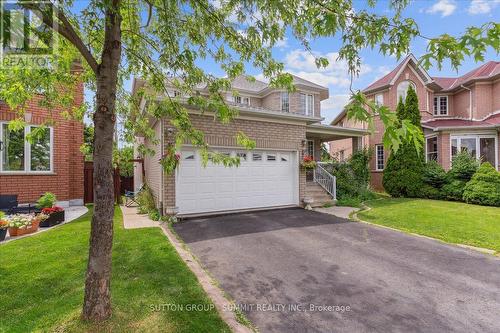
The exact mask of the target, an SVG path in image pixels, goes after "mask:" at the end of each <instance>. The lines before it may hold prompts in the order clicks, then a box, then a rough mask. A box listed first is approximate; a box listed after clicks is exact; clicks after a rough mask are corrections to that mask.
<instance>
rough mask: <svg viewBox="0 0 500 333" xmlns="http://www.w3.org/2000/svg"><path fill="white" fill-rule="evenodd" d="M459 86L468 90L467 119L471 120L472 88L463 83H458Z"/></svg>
mask: <svg viewBox="0 0 500 333" xmlns="http://www.w3.org/2000/svg"><path fill="white" fill-rule="evenodd" d="M460 87H462V88H464V89H465V90H468V91H469V120H472V90H471V89H470V88H467V87H466V86H464V85H463V84H462V85H460Z"/></svg>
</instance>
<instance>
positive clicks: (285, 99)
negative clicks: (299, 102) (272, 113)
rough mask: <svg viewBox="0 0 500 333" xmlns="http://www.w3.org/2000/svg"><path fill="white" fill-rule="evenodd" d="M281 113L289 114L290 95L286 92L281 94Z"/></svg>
mask: <svg viewBox="0 0 500 333" xmlns="http://www.w3.org/2000/svg"><path fill="white" fill-rule="evenodd" d="M281 111H283V112H290V95H289V94H288V91H283V92H282V93H281Z"/></svg>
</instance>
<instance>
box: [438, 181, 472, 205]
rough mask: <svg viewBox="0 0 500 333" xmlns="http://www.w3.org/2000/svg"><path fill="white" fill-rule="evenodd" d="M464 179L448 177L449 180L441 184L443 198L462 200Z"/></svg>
mask: <svg viewBox="0 0 500 333" xmlns="http://www.w3.org/2000/svg"><path fill="white" fill-rule="evenodd" d="M465 184H467V182H466V181H464V180H460V179H450V181H449V182H448V183H447V184H445V185H443V187H442V195H443V198H444V199H447V200H454V201H462V198H463V193H464V188H465Z"/></svg>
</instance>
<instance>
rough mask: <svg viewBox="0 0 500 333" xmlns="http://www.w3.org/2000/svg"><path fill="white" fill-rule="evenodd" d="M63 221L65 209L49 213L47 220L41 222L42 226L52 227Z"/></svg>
mask: <svg viewBox="0 0 500 333" xmlns="http://www.w3.org/2000/svg"><path fill="white" fill-rule="evenodd" d="M61 222H64V210H63V211H60V212H54V213H51V214H49V217H48V218H47V219H46V220H45V221H42V222H40V227H43V228H46V227H52V226H55V225H57V224H59V223H61Z"/></svg>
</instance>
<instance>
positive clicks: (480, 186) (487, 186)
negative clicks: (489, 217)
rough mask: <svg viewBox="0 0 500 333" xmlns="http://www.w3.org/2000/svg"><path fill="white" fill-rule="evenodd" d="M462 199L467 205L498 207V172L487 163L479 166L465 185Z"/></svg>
mask: <svg viewBox="0 0 500 333" xmlns="http://www.w3.org/2000/svg"><path fill="white" fill-rule="evenodd" d="M463 199H464V201H465V202H467V203H475V204H479V205H487V206H500V172H498V171H496V170H495V168H494V167H493V166H491V164H490V163H488V162H486V163H483V164H481V166H480V167H479V169H478V170H477V172H476V173H475V174H474V176H472V179H471V180H470V181H469V182H468V183H467V184H466V185H465V189H464V192H463Z"/></svg>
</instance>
